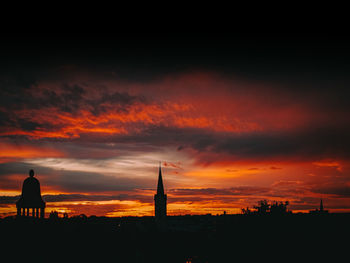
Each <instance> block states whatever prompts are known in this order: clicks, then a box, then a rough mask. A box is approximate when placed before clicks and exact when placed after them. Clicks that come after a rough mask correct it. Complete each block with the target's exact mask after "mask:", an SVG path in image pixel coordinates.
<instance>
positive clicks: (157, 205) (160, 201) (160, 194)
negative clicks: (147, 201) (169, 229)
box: [154, 165, 167, 220]
mask: <svg viewBox="0 0 350 263" xmlns="http://www.w3.org/2000/svg"><path fill="white" fill-rule="evenodd" d="M166 200H167V196H166V194H164V186H163V179H162V168H161V166H160V165H159V176H158V185H157V194H155V195H154V210H155V217H156V220H161V219H164V218H165V217H166Z"/></svg>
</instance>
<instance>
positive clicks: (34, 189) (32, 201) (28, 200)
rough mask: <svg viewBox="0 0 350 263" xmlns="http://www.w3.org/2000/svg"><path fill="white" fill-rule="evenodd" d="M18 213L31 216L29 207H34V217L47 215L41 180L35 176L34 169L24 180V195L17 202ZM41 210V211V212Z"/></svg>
mask: <svg viewBox="0 0 350 263" xmlns="http://www.w3.org/2000/svg"><path fill="white" fill-rule="evenodd" d="M16 207H17V215H18V216H29V209H30V208H31V209H32V217H39V216H40V217H41V218H44V216H45V202H44V201H43V199H42V198H41V193H40V183H39V180H38V179H36V178H34V171H33V170H30V171H29V177H28V178H27V179H25V180H24V182H23V187H22V195H21V197H20V199H19V200H18V201H17V202H16ZM39 212H40V213H39Z"/></svg>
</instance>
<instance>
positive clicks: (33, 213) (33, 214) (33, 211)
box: [32, 207, 35, 217]
mask: <svg viewBox="0 0 350 263" xmlns="http://www.w3.org/2000/svg"><path fill="white" fill-rule="evenodd" d="M32 217H35V208H34V207H33V208H32Z"/></svg>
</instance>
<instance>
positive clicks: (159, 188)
mask: <svg viewBox="0 0 350 263" xmlns="http://www.w3.org/2000/svg"><path fill="white" fill-rule="evenodd" d="M157 194H158V195H164V186H163V178H162V167H161V162H159V175H158V185H157Z"/></svg>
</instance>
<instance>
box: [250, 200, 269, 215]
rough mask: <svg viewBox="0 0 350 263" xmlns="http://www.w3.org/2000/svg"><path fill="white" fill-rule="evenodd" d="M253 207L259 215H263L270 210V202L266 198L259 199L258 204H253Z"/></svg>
mask: <svg viewBox="0 0 350 263" xmlns="http://www.w3.org/2000/svg"><path fill="white" fill-rule="evenodd" d="M254 208H255V209H256V210H257V213H258V214H259V215H264V214H267V213H268V212H270V204H269V203H268V201H267V200H261V201H259V205H257V206H254Z"/></svg>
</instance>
